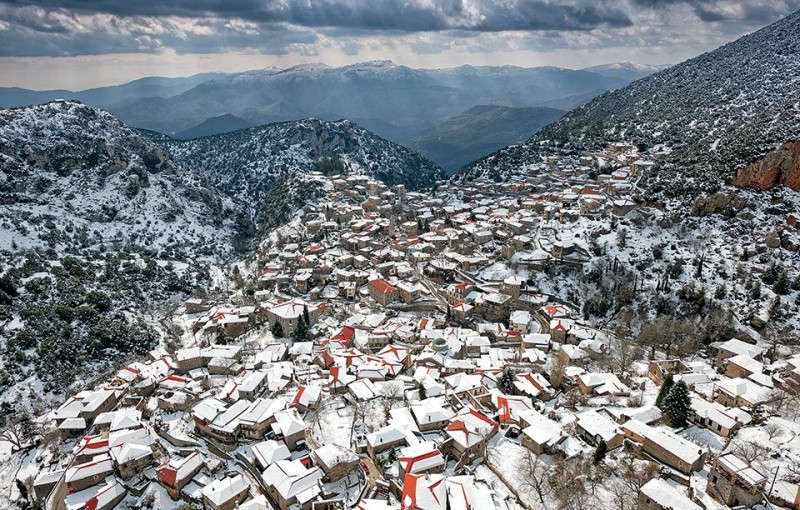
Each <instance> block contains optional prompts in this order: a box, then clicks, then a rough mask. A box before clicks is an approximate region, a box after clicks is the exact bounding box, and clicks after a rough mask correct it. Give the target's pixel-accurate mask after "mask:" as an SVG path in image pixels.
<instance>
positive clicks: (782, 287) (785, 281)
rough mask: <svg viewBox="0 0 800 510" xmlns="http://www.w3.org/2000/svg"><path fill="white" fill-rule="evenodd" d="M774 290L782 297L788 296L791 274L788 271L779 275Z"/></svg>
mask: <svg viewBox="0 0 800 510" xmlns="http://www.w3.org/2000/svg"><path fill="white" fill-rule="evenodd" d="M772 290H774V291H775V294H780V295H781V296H783V295H786V294H788V293H789V273H787V272H786V271H781V274H780V275H778V279H777V280H775V285H773V286H772Z"/></svg>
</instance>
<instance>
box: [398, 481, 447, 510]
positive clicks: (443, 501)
mask: <svg viewBox="0 0 800 510" xmlns="http://www.w3.org/2000/svg"><path fill="white" fill-rule="evenodd" d="M400 510H447V485H446V484H445V478H444V477H443V476H442V475H429V474H425V475H415V474H407V475H406V476H405V478H404V479H403V494H402V497H401V498H400Z"/></svg>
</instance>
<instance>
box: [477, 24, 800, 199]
mask: <svg viewBox="0 0 800 510" xmlns="http://www.w3.org/2000/svg"><path fill="white" fill-rule="evenodd" d="M799 88H800V12H796V13H794V14H792V15H790V16H787V17H786V18H784V19H782V20H780V21H778V22H777V23H774V24H773V25H770V26H768V27H766V28H764V29H761V30H759V31H757V32H755V33H753V34H750V35H748V36H745V37H742V38H741V39H739V40H737V41H734V42H732V43H730V44H727V45H725V46H723V47H721V48H719V49H717V50H714V51H712V52H709V53H706V54H704V55H700V56H699V57H696V58H693V59H691V60H688V61H686V62H683V63H681V64H678V65H676V66H674V67H671V68H669V69H666V70H664V71H661V72H659V73H656V74H654V75H651V76H649V77H647V78H644V79H642V80H639V81H636V82H634V83H632V84H631V85H628V86H627V87H625V88H622V89H619V90H616V91H614V92H608V93H606V94H603V95H601V96H599V97H598V98H596V99H595V100H594V101H592V102H590V103H588V104H586V105H583V106H580V107H578V108H576V109H574V110H572V111H571V112H569V113H568V114H567V115H565V116H564V117H563V118H562V119H561V120H559V121H558V122H556V123H554V124H551V125H550V126H548V127H546V128H544V129H542V130H541V131H539V132H538V133H537V134H536V136H535V137H534V138H532V139H531V140H529V142H527V143H526V144H523V145H520V146H516V147H511V148H509V149H504V150H501V151H499V152H498V153H495V154H493V155H490V156H488V157H486V158H485V159H484V160H482V161H479V162H477V163H476V164H475V165H474V167H473V168H472V170H471V171H470V172H469V174H470V175H473V176H474V175H480V174H483V173H486V172H489V171H494V172H495V173H497V174H498V175H500V174H501V173H504V172H505V170H508V169H512V168H514V167H517V166H519V165H520V164H524V162H525V161H526V160H531V159H535V158H536V154H537V153H540V152H541V151H542V150H545V149H547V147H551V146H559V147H565V148H569V149H573V148H575V149H593V148H597V147H599V146H602V145H603V144H606V143H608V142H611V141H629V142H634V143H638V144H642V145H644V146H647V147H652V146H654V145H656V144H660V143H664V144H668V145H669V146H671V147H672V148H673V149H674V151H673V152H672V154H671V155H669V156H668V157H666V158H664V159H663V160H662V162H661V164H660V165H659V166H658V167H656V168H655V169H654V171H653V172H651V173H650V174H649V175H647V176H646V178H645V179H644V181H643V182H642V186H643V188H644V189H645V190H646V191H648V195H647V196H648V198H651V199H660V198H665V197H667V198H668V197H681V196H690V197H691V196H694V195H696V194H697V193H699V192H702V191H716V190H717V189H718V188H719V187H720V185H722V184H725V183H729V182H731V180H732V178H733V177H734V175H735V172H736V170H737V169H739V168H741V167H744V166H745V165H747V164H748V163H751V162H753V161H755V160H757V159H759V158H761V157H762V156H764V155H765V154H766V153H768V152H770V151H772V150H774V149H776V148H777V147H779V146H780V145H782V144H783V143H784V142H787V141H790V140H797V139H800V102H798V96H797V91H798V89H799Z"/></svg>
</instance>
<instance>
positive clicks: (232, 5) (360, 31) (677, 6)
mask: <svg viewBox="0 0 800 510" xmlns="http://www.w3.org/2000/svg"><path fill="white" fill-rule="evenodd" d="M797 8H800V0H750V1H747V0H592V1H591V2H590V1H588V0H433V1H431V0H161V1H157V2H156V1H148V0H145V1H142V0H138V1H136V0H30V1H24V0H0V56H62V55H94V54H102V53H132V52H151V53H152V52H158V51H163V50H164V49H170V50H174V51H176V52H178V53H223V52H226V51H231V50H246V51H253V52H259V53H265V54H273V55H281V54H286V53H290V52H292V51H298V52H304V53H309V52H313V51H315V50H314V44H315V43H318V42H320V41H322V42H324V39H335V40H338V41H339V42H340V43H341V49H342V52H343V53H344V54H347V55H353V54H357V52H358V51H359V49H360V48H361V47H362V46H361V43H360V42H359V40H360V39H363V38H368V37H370V36H374V35H381V36H387V35H388V36H392V37H393V36H394V35H395V34H398V35H401V36H407V35H412V36H413V35H415V34H417V33H421V34H437V33H438V34H440V36H439V39H438V40H437V39H436V38H435V37H427V35H426V36H424V37H421V38H420V39H419V40H417V41H412V42H411V43H410V47H411V48H412V49H414V50H415V51H417V52H419V53H436V52H441V51H445V50H447V49H453V48H454V47H455V46H456V45H457V43H454V42H453V41H454V40H455V41H458V40H459V39H464V38H467V37H471V36H474V35H487V36H488V37H489V38H491V36H493V35H494V34H501V33H503V32H529V33H530V34H529V35H530V36H531V37H530V41H529V42H526V41H523V42H522V43H519V44H521V45H522V46H525V45H530V46H531V47H539V45H545V46H548V47H549V48H550V49H552V48H554V47H556V46H557V45H558V44H562V43H563V44H566V43H564V41H565V40H566V39H567V38H568V36H567V34H577V35H578V36H580V35H582V33H584V32H586V33H591V34H593V35H594V34H597V33H598V32H602V33H603V36H604V37H605V38H606V39H605V40H608V38H609V34H614V33H618V34H621V37H628V36H629V33H630V31H632V30H633V29H641V30H642V32H643V33H647V31H648V29H649V28H650V26H648V25H647V24H646V23H648V22H649V23H651V24H652V28H653V29H652V34H651V35H648V36H646V37H649V38H650V40H652V41H657V40H658V41H660V39H658V38H659V35H658V34H657V33H656V32H658V31H659V30H662V31H663V26H668V27H669V30H673V31H674V33H680V32H681V30H683V31H684V32H686V31H688V30H689V28H687V27H688V22H698V23H701V24H702V23H715V24H718V25H724V22H730V23H728V25H735V28H733V29H727V28H726V27H725V26H723V28H720V29H718V32H720V33H727V32H730V33H737V34H739V33H743V32H746V31H748V30H749V29H752V28H756V27H757V26H760V25H764V24H767V23H770V22H772V21H774V20H776V19H777V18H779V17H780V16H782V15H785V14H788V13H789V12H792V11H793V10H795V9H797ZM674 12H680V13H682V14H683V15H687V16H689V17H690V18H692V19H691V20H684V19H681V18H680V17H675V15H674ZM654 19H656V20H658V21H653V20H654ZM684 24H686V26H684ZM695 28H696V27H695ZM548 34H553V35H550V36H549V35H548ZM685 35H686V36H687V37H688V36H689V34H688V33H687V34H685ZM679 37H680V36H679ZM676 40H677V39H676ZM328 43H329V41H328ZM490 44H495V45H497V46H498V47H501V46H502V45H503V44H505V42H503V41H495V40H492V41H491V43H490ZM620 44H623V45H624V43H620Z"/></svg>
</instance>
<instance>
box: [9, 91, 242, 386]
mask: <svg viewBox="0 0 800 510" xmlns="http://www.w3.org/2000/svg"><path fill="white" fill-rule="evenodd" d="M0 199H1V200H2V204H3V206H2V207H0V400H2V399H5V398H14V397H13V396H12V395H11V394H10V393H9V390H12V389H13V388H14V387H15V385H16V383H17V382H20V381H25V382H26V384H27V385H33V386H32V387H34V388H39V384H40V383H43V384H44V390H45V391H44V392H41V393H42V394H47V393H48V392H50V391H52V392H58V393H61V392H64V391H67V390H68V388H69V385H70V384H71V383H72V382H73V381H75V380H76V379H81V378H91V377H95V376H97V375H98V374H99V373H100V372H101V371H102V370H104V369H106V368H108V367H110V366H113V364H114V363H115V362H117V361H119V360H121V359H122V358H123V357H124V356H126V355H128V354H130V353H136V352H142V351H144V350H146V349H149V348H152V346H153V345H154V343H155V342H156V340H157V339H158V338H159V336H162V333H163V332H161V333H160V332H158V331H157V329H156V328H155V327H154V323H153V322H151V321H150V320H149V319H148V317H152V313H153V312H154V311H155V310H157V309H159V308H160V307H162V306H164V305H166V304H167V303H169V302H170V301H171V300H174V299H178V298H180V297H181V296H185V295H187V294H188V293H190V292H192V290H193V289H194V288H196V287H198V286H209V285H210V284H211V281H210V271H211V268H212V266H213V265H214V264H218V263H221V262H223V261H225V260H228V259H229V258H231V257H232V256H233V255H234V254H235V252H236V249H237V247H239V248H241V247H244V246H246V244H247V241H248V240H249V236H250V235H251V234H252V227H251V223H250V221H249V219H248V216H247V215H246V214H244V212H243V211H244V210H243V208H242V207H240V206H238V205H237V204H236V203H235V202H234V201H233V200H232V199H230V198H228V197H224V196H222V195H219V194H218V193H217V192H215V191H214V190H213V189H212V188H210V187H209V186H208V185H207V184H206V182H205V180H204V179H203V178H202V177H201V176H199V175H198V174H196V173H193V172H191V171H188V170H185V169H184V168H182V167H181V166H179V165H177V164H176V163H175V162H174V161H173V160H171V159H170V158H169V157H168V156H167V155H166V154H165V152H164V151H163V149H161V148H160V147H159V146H157V145H156V144H155V143H153V142H152V141H150V140H148V139H147V138H144V137H143V136H141V135H140V134H139V133H138V132H136V131H134V130H132V129H130V128H128V127H127V126H125V125H124V124H122V123H121V122H120V121H118V120H117V119H116V118H114V117H113V116H112V115H110V114H108V113H106V112H104V111H101V110H97V109H94V108H89V107H87V106H84V105H82V104H80V103H77V102H71V101H67V102H52V103H48V104H44V105H40V106H34V107H26V108H16V109H9V110H0Z"/></svg>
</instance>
